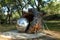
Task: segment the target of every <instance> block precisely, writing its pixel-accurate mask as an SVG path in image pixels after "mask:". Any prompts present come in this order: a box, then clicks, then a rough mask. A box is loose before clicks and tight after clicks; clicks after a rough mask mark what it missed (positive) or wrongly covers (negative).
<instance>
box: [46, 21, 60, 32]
mask: <svg viewBox="0 0 60 40" xmlns="http://www.w3.org/2000/svg"><path fill="white" fill-rule="evenodd" d="M46 25H47V27H48V28H49V29H50V30H53V31H59V32H60V21H50V22H46Z"/></svg>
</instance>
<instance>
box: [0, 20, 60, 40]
mask: <svg viewBox="0 0 60 40" xmlns="http://www.w3.org/2000/svg"><path fill="white" fill-rule="evenodd" d="M45 24H46V25H47V27H48V29H46V28H45V30H44V32H45V33H46V34H47V36H51V37H53V38H55V39H57V40H60V20H51V21H46V22H45ZM10 30H16V24H0V32H6V31H10Z"/></svg>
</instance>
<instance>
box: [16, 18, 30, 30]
mask: <svg viewBox="0 0 60 40" xmlns="http://www.w3.org/2000/svg"><path fill="white" fill-rule="evenodd" d="M28 24H29V22H28V20H27V19H26V18H20V19H18V20H17V25H18V26H17V30H19V31H25V30H26V28H27V26H28Z"/></svg>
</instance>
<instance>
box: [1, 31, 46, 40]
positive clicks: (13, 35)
mask: <svg viewBox="0 0 60 40" xmlns="http://www.w3.org/2000/svg"><path fill="white" fill-rule="evenodd" d="M44 35H46V34H44V33H36V34H27V33H18V32H17V31H9V32H3V33H1V34H0V40H12V39H15V40H16V39H23V40H27V39H36V38H39V37H41V36H44Z"/></svg>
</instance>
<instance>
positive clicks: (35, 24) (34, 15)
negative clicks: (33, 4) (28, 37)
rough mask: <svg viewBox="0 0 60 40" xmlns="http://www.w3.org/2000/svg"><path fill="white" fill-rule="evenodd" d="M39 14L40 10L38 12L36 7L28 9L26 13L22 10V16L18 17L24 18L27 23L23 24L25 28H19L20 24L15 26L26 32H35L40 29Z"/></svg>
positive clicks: (40, 20) (40, 19)
mask: <svg viewBox="0 0 60 40" xmlns="http://www.w3.org/2000/svg"><path fill="white" fill-rule="evenodd" d="M41 15H42V14H41V13H40V12H38V11H37V10H36V9H29V10H28V13H25V12H24V13H23V15H22V17H21V18H20V19H22V18H23V19H22V20H24V19H25V18H26V21H27V22H26V21H25V20H24V21H25V23H26V24H27V25H26V26H25V28H24V29H25V30H24V31H23V29H22V30H19V29H20V28H21V25H19V26H17V29H18V30H19V31H23V32H26V33H37V32H40V31H41V30H42V16H41ZM20 21H21V20H20ZM21 22H22V21H21ZM23 23H24V22H23ZM23 25H24V24H23ZM23 25H22V26H23ZM19 27H20V28H19Z"/></svg>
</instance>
